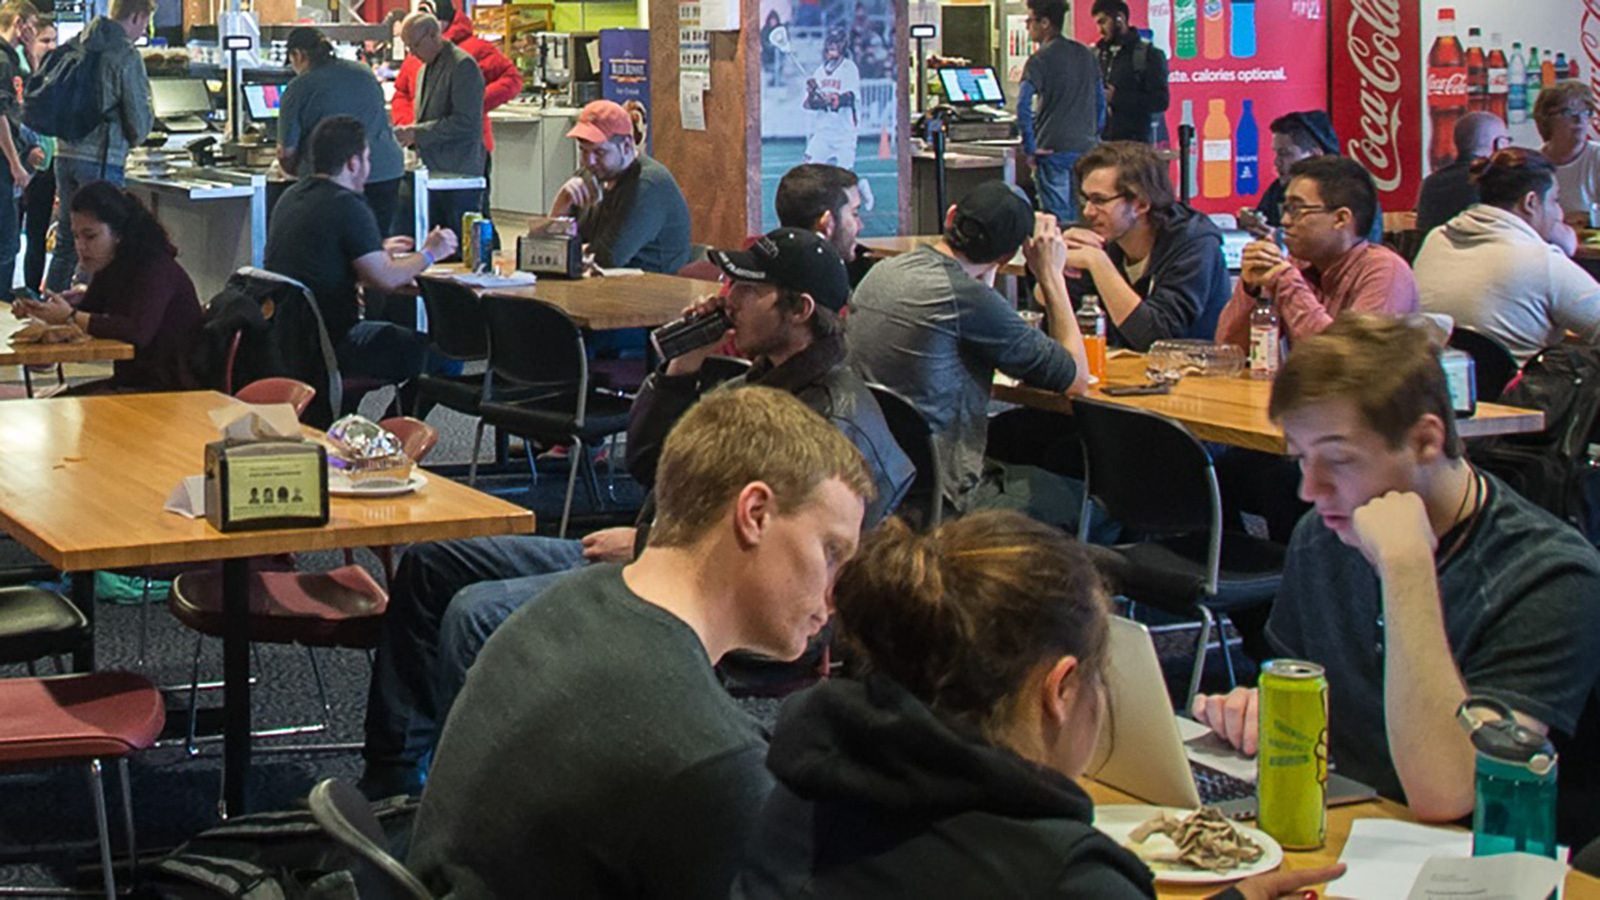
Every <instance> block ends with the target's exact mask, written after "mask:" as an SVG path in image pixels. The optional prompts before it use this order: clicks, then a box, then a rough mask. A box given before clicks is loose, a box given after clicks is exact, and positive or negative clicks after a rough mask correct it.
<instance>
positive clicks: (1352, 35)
mask: <svg viewBox="0 0 1600 900" xmlns="http://www.w3.org/2000/svg"><path fill="white" fill-rule="evenodd" d="M1418 3H1419V0H1333V11H1332V12H1333V21H1332V25H1331V28H1332V31H1333V60H1332V80H1333V84H1334V85H1335V86H1336V87H1335V89H1334V91H1333V107H1332V109H1331V110H1330V113H1331V114H1332V116H1333V127H1334V129H1335V130H1336V131H1338V132H1339V139H1340V140H1341V141H1343V142H1344V147H1343V148H1342V149H1343V151H1344V154H1345V155H1346V156H1349V157H1350V158H1352V159H1354V160H1356V161H1357V162H1359V163H1361V164H1362V165H1363V166H1365V167H1366V169H1367V171H1368V172H1371V173H1372V178H1373V180H1374V181H1376V182H1377V185H1378V195H1379V199H1380V201H1381V203H1382V205H1383V208H1384V209H1396V210H1398V209H1411V208H1412V207H1413V205H1414V204H1415V202H1416V199H1417V190H1418V188H1420V187H1421V185H1422V179H1423V176H1425V175H1426V174H1427V172H1426V171H1425V170H1424V169H1423V152H1422V148H1423V143H1422V141H1423V134H1422V130H1423V129H1422V119H1423V110H1424V109H1425V108H1426V107H1425V106H1424V97H1425V96H1426V95H1428V94H1435V95H1437V97H1438V98H1445V99H1444V105H1445V107H1447V108H1448V107H1449V104H1450V100H1451V99H1453V98H1454V97H1455V93H1456V92H1457V90H1458V89H1459V93H1460V99H1461V101H1462V103H1463V106H1464V104H1465V100H1466V81H1465V78H1466V72H1465V63H1464V62H1463V63H1460V64H1459V65H1460V67H1461V70H1462V71H1461V79H1460V80H1461V83H1460V84H1456V83H1455V80H1454V79H1453V78H1451V77H1449V76H1448V75H1447V76H1444V77H1441V78H1440V79H1439V81H1438V83H1436V84H1435V83H1430V84H1427V85H1426V86H1425V85H1424V84H1423V81H1422V70H1423V66H1422V37H1421V28H1420V25H1419V6H1418ZM1454 65H1455V64H1454V63H1452V65H1451V66H1450V67H1446V68H1445V70H1446V71H1453V68H1454Z"/></svg>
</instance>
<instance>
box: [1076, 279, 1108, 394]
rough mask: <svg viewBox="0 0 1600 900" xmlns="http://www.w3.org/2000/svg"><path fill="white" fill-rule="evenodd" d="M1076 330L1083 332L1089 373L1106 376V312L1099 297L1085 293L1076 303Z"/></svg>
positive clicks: (1100, 376) (1100, 377)
mask: <svg viewBox="0 0 1600 900" xmlns="http://www.w3.org/2000/svg"><path fill="white" fill-rule="evenodd" d="M1078 330H1079V331H1080V332H1082V333H1083V349H1084V355H1086V356H1088V357H1089V374H1090V375H1093V376H1094V377H1095V378H1098V379H1101V380H1104V379H1105V377H1106V313H1105V310H1103V309H1101V308H1100V298H1099V297H1097V296H1095V295H1094V294H1085V295H1084V296H1083V300H1082V302H1080V303H1079V305H1078Z"/></svg>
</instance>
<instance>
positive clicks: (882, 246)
mask: <svg viewBox="0 0 1600 900" xmlns="http://www.w3.org/2000/svg"><path fill="white" fill-rule="evenodd" d="M941 236H942V235H937V234H910V235H906V234H902V235H893V236H890V237H866V238H861V239H859V240H858V241H857V243H859V244H860V245H861V246H863V247H865V248H867V249H868V250H869V251H871V252H872V253H873V255H875V256H899V255H900V254H902V253H910V252H911V251H913V250H915V249H917V248H918V247H921V246H922V245H924V244H932V243H934V242H935V241H937V240H939V238H940V237H941ZM1027 271H1028V263H1027V260H1025V259H1023V258H1022V251H1021V250H1018V251H1017V255H1016V256H1013V257H1011V261H1010V262H1008V263H1006V264H1005V265H1003V266H1001V267H1000V274H1002V275H1016V276H1018V277H1021V276H1022V275H1024V274H1026V273H1027Z"/></svg>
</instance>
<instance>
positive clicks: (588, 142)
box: [550, 100, 689, 274]
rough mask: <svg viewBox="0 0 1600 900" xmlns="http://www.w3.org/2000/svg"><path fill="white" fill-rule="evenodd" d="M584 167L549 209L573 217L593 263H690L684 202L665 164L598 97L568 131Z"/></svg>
mask: <svg viewBox="0 0 1600 900" xmlns="http://www.w3.org/2000/svg"><path fill="white" fill-rule="evenodd" d="M567 137H570V138H575V139H576V140H577V142H578V156H579V159H580V161H581V164H582V166H583V168H582V169H581V170H580V171H579V172H578V174H576V175H574V176H572V177H571V178H569V179H567V183H566V184H563V185H562V186H561V190H560V191H558V192H557V193H556V198H555V200H554V201H553V202H552V203H551V204H550V215H552V216H577V219H578V234H579V235H580V236H581V237H582V238H583V241H584V243H585V244H587V245H588V249H589V252H591V253H593V254H594V260H595V262H596V263H597V264H599V265H602V266H606V267H608V268H610V267H629V268H640V269H644V270H645V271H648V272H666V273H669V274H670V273H673V272H677V271H678V269H680V268H682V267H683V266H684V265H685V264H687V263H688V262H689V205H688V204H687V203H685V202H684V200H683V191H681V190H679V189H678V182H677V181H676V180H675V179H674V178H673V177H672V173H671V172H668V171H667V169H666V167H665V166H663V165H661V164H660V163H658V162H656V161H655V160H653V159H651V158H650V157H648V156H645V155H644V154H643V153H641V152H640V151H639V147H638V145H637V144H636V143H635V142H634V136H633V117H631V116H629V115H628V111H627V110H625V109H623V108H622V107H621V106H620V105H618V104H616V103H613V102H611V101H610V100H596V101H594V102H593V103H590V104H589V105H588V106H585V107H584V108H583V111H582V112H580V113H579V114H578V124H577V125H574V126H573V127H572V130H571V131H568V132H567Z"/></svg>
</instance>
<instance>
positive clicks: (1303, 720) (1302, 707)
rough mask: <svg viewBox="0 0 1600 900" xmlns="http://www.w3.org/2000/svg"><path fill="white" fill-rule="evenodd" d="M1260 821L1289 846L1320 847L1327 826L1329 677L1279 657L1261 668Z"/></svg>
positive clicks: (1307, 665)
mask: <svg viewBox="0 0 1600 900" xmlns="http://www.w3.org/2000/svg"><path fill="white" fill-rule="evenodd" d="M1258 687H1259V690H1260V697H1259V698H1258V699H1259V703H1258V707H1257V712H1258V715H1259V717H1260V718H1259V722H1258V724H1259V726H1260V732H1259V733H1260V737H1261V743H1260V750H1259V751H1258V753H1257V757H1256V765H1257V766H1258V769H1257V772H1258V778H1257V781H1256V790H1257V792H1258V793H1259V795H1260V796H1259V803H1260V811H1259V812H1258V813H1257V816H1256V824H1257V825H1259V826H1260V828H1261V830H1262V831H1265V832H1266V833H1267V834H1270V835H1272V837H1273V838H1274V839H1276V840H1277V842H1278V843H1280V844H1282V845H1283V849H1285V850H1315V849H1316V848H1318V847H1321V846H1322V844H1323V842H1324V840H1325V839H1326V836H1327V827H1328V792H1327V788H1328V678H1327V675H1326V674H1325V673H1324V672H1323V669H1322V667H1321V666H1319V665H1317V664H1316V663H1309V662H1304V661H1302V660H1298V659H1275V660H1272V661H1270V662H1268V663H1267V664H1266V665H1265V666H1263V667H1262V668H1261V680H1260V681H1259V682H1258Z"/></svg>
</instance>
